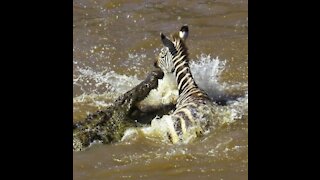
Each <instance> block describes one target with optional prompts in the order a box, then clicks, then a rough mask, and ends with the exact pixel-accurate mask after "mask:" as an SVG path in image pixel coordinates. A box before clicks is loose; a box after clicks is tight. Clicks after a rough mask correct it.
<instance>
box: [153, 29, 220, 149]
mask: <svg viewBox="0 0 320 180" xmlns="http://www.w3.org/2000/svg"><path fill="white" fill-rule="evenodd" d="M188 33H189V29H188V26H187V25H184V26H182V27H181V29H180V31H179V33H176V34H174V35H172V40H170V39H168V38H167V37H166V36H165V35H164V34H162V33H161V41H162V43H163V45H164V46H165V47H164V48H162V50H161V52H160V55H159V58H158V60H157V61H156V62H155V66H156V67H159V68H160V69H161V70H162V71H163V72H164V73H168V72H171V73H173V74H174V76H175V79H176V82H177V86H178V90H179V97H178V100H177V104H176V110H175V111H174V112H173V114H172V115H171V121H172V122H170V120H169V121H168V120H167V121H168V123H167V125H168V128H167V130H168V131H167V136H168V138H169V140H170V141H171V142H172V143H174V144H175V143H178V142H181V141H182V142H186V141H190V139H194V138H195V137H198V136H201V135H202V134H203V133H204V132H205V131H207V130H208V129H209V127H212V125H214V124H215V123H217V122H216V121H215V119H214V114H215V112H214V110H213V109H214V108H213V107H214V106H215V104H214V103H213V102H212V101H211V100H210V98H209V97H208V95H207V94H206V93H205V92H204V91H203V90H201V89H200V88H199V87H198V86H197V84H196V82H195V81H194V79H193V76H192V73H191V71H190V67H189V57H188V49H187V47H186V45H185V41H186V39H187V37H188Z"/></svg>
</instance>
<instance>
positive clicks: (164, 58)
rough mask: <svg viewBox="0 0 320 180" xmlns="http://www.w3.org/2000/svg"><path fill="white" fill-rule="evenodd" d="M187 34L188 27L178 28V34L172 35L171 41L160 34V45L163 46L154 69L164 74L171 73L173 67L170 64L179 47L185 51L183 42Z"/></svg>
mask: <svg viewBox="0 0 320 180" xmlns="http://www.w3.org/2000/svg"><path fill="white" fill-rule="evenodd" d="M188 34H189V28H188V25H183V26H182V27H181V28H180V31H179V33H175V34H173V35H172V36H171V37H172V40H170V39H169V38H168V37H166V36H165V35H164V34H163V33H160V37H161V41H162V44H163V45H164V46H165V47H163V48H162V49H161V52H160V54H159V57H158V59H157V60H156V62H155V63H154V66H155V67H158V68H160V69H161V70H162V71H163V72H164V73H167V72H168V73H170V72H173V70H174V66H173V63H172V59H173V56H175V55H176V54H177V52H178V50H181V49H180V48H181V45H182V46H183V48H184V49H186V47H185V45H184V42H185V41H186V39H187V37H188Z"/></svg>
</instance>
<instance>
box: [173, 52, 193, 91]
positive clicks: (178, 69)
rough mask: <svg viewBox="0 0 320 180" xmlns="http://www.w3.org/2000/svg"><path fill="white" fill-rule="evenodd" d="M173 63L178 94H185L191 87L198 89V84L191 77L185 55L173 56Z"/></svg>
mask: <svg viewBox="0 0 320 180" xmlns="http://www.w3.org/2000/svg"><path fill="white" fill-rule="evenodd" d="M173 65H174V74H175V76H176V81H177V84H178V89H179V94H186V93H187V92H188V91H191V90H192V89H198V86H197V84H196V82H195V81H194V79H193V77H192V74H191V71H190V67H189V65H188V61H187V59H186V58H185V56H182V57H181V58H174V61H173Z"/></svg>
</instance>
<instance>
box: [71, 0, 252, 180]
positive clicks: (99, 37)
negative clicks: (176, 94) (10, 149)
mask: <svg viewBox="0 0 320 180" xmlns="http://www.w3.org/2000/svg"><path fill="white" fill-rule="evenodd" d="M183 24H188V25H189V29H190V34H189V37H188V41H187V46H188V48H189V53H190V59H191V70H192V73H193V74H194V75H193V76H194V78H195V79H196V81H197V83H198V84H199V86H200V87H202V88H204V89H205V90H206V91H207V92H208V94H209V95H210V96H211V97H212V98H219V97H221V96H227V97H228V98H229V100H231V99H235V100H236V98H239V99H238V101H229V102H228V104H227V105H226V106H225V107H226V109H228V110H232V111H234V112H235V114H234V119H235V121H234V122H233V123H230V124H227V125H224V126H223V127H221V128H219V129H218V130H216V131H214V132H210V133H209V134H207V135H206V136H205V137H203V138H200V139H199V140H197V141H195V142H192V143H190V144H187V145H168V144H165V143H163V142H160V141H156V140H154V139H149V138H146V137H143V136H138V137H136V138H135V139H131V140H130V141H125V142H120V143H116V144H111V145H99V144H97V145H93V146H92V147H91V148H89V149H88V150H86V151H84V152H74V153H73V162H74V164H73V175H74V179H119V178H124V179H126V178H131V179H137V178H141V179H195V178H199V177H201V178H203V179H247V178H248V120H247V114H248V112H247V104H248V103H247V98H248V93H247V81H248V63H247V62H248V2H247V1H241V0H220V1H219V0H217V1H200V0H197V1H194V0H191V1H187V0H184V1H140V0H132V1H123V0H117V1H108V0H97V1H94V0H74V1H73V78H74V82H73V97H74V110H73V111H74V113H73V114H74V118H73V121H78V120H81V119H83V118H85V117H86V115H87V114H88V113H89V112H94V111H96V110H98V109H103V108H104V107H106V106H108V105H109V104H110V103H112V102H113V101H114V100H115V99H116V98H117V96H119V95H120V94H122V93H124V92H126V91H127V90H130V88H132V87H134V86H135V85H137V84H138V83H139V82H141V81H142V80H143V79H144V78H145V77H146V75H147V74H148V72H150V71H151V70H152V66H153V62H154V60H155V58H156V57H157V55H158V54H159V52H160V48H161V47H162V44H161V41H160V37H159V34H160V32H163V33H164V34H166V35H169V34H170V33H171V32H175V31H177V30H178V29H179V27H180V26H181V25H183Z"/></svg>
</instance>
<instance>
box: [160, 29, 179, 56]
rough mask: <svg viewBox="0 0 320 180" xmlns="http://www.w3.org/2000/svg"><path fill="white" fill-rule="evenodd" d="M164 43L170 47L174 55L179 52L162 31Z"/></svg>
mask: <svg viewBox="0 0 320 180" xmlns="http://www.w3.org/2000/svg"><path fill="white" fill-rule="evenodd" d="M160 36H161V41H162V44H163V45H164V46H166V47H168V48H169V51H170V53H171V54H172V55H175V54H176V53H177V50H176V48H175V47H174V44H173V43H172V42H171V41H170V40H169V39H168V38H167V37H166V36H165V35H164V34H162V33H160Z"/></svg>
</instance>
